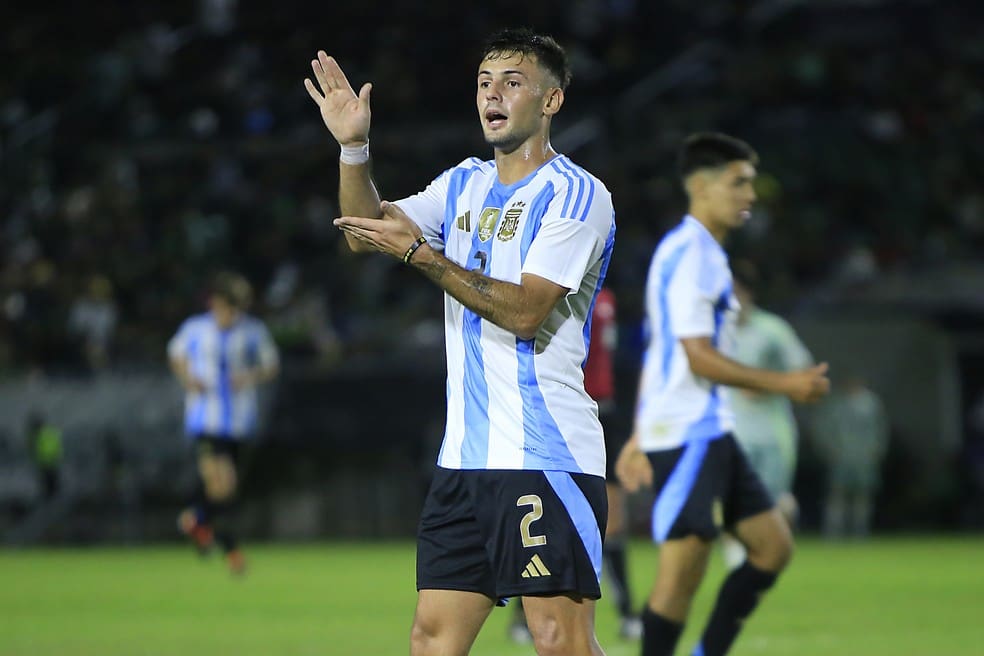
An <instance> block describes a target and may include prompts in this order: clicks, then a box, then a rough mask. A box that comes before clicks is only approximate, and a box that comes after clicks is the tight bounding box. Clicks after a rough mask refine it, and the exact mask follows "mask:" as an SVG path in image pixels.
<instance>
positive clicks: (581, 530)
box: [543, 471, 601, 584]
mask: <svg viewBox="0 0 984 656" xmlns="http://www.w3.org/2000/svg"><path fill="white" fill-rule="evenodd" d="M543 473H544V474H545V475H546V477H547V481H548V482H549V483H550V487H552V488H553V491H554V492H555V493H556V494H557V496H558V497H559V498H560V502H561V503H563V504H564V508H566V509H567V514H568V515H570V518H571V520H572V521H573V522H574V527H575V528H576V529H577V534H578V535H579V536H580V537H581V544H583V545H584V550H585V551H586V552H587V554H588V558H589V559H590V560H591V565H592V566H593V567H594V571H595V578H596V579H597V580H598V583H599V584H600V583H601V527H600V526H598V519H597V517H596V516H595V514H594V510H593V509H592V508H591V504H590V503H589V502H588V499H587V497H585V496H584V492H582V491H581V488H579V487H578V486H577V483H575V482H574V477H573V476H571V475H570V474H569V473H567V472H563V471H545V472H543Z"/></svg>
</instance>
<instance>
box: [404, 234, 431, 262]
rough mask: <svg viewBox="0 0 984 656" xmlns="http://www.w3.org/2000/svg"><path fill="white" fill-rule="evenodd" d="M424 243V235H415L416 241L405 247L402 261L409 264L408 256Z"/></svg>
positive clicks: (425, 239)
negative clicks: (405, 250)
mask: <svg viewBox="0 0 984 656" xmlns="http://www.w3.org/2000/svg"><path fill="white" fill-rule="evenodd" d="M426 243H427V238H426V237H424V236H423V235H421V236H419V237H417V239H416V241H414V242H413V243H412V244H410V248H408V249H407V252H406V253H404V254H403V263H404V264H410V258H411V257H413V254H414V253H416V252H417V249H418V248H420V247H421V246H423V245H424V244H426Z"/></svg>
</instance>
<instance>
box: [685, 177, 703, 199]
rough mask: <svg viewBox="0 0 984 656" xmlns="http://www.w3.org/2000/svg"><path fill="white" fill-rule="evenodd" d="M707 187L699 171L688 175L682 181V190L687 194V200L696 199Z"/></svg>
mask: <svg viewBox="0 0 984 656" xmlns="http://www.w3.org/2000/svg"><path fill="white" fill-rule="evenodd" d="M705 186H707V179H706V178H705V177H704V176H703V175H701V172H700V171H695V172H694V173H691V174H690V175H688V176H687V177H686V178H685V179H684V181H683V189H684V191H686V192H687V197H688V198H691V199H693V198H697V197H699V196H700V195H701V193H702V192H703V191H704V187H705Z"/></svg>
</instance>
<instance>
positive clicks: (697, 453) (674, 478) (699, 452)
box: [652, 440, 708, 542]
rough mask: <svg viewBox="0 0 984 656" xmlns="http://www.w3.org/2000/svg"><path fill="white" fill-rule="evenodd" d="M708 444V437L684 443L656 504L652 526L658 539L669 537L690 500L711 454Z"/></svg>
mask: <svg viewBox="0 0 984 656" xmlns="http://www.w3.org/2000/svg"><path fill="white" fill-rule="evenodd" d="M707 445H708V442H707V441H706V440H696V441H693V442H688V443H686V444H685V445H684V447H683V454H682V455H681V456H680V459H679V460H678V461H677V464H676V466H675V467H674V468H673V471H672V473H670V477H669V478H668V479H667V481H666V484H665V485H664V486H663V489H662V490H661V491H660V493H659V496H658V497H657V498H656V502H655V503H654V504H653V518H652V530H653V540H654V541H655V542H663V541H664V540H666V536H667V535H668V534H669V532H670V529H671V528H672V527H673V522H675V521H676V518H677V517H679V516H680V511H681V510H683V506H684V504H686V503H687V498H688V497H689V496H690V491H691V490H692V489H693V487H694V483H695V482H696V481H697V475H698V474H699V473H700V467H701V464H703V462H704V456H705V455H706V454H707Z"/></svg>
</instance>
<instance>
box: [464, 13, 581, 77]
mask: <svg viewBox="0 0 984 656" xmlns="http://www.w3.org/2000/svg"><path fill="white" fill-rule="evenodd" d="M515 54H519V55H523V56H530V55H531V56H533V57H536V61H537V63H538V64H539V65H540V66H542V67H543V68H545V69H547V71H548V72H549V73H550V74H551V75H553V76H554V77H555V78H556V79H557V81H558V82H559V83H560V88H561V89H567V85H568V84H570V83H571V66H570V63H569V62H568V60H567V53H566V52H565V51H564V49H563V48H562V47H561V46H560V44H559V43H557V42H556V41H555V40H554V38H553V37H551V36H547V35H545V34H537V33H536V32H534V31H533V30H531V29H529V28H528V27H519V28H508V29H505V30H501V31H499V32H496V33H495V34H493V35H492V36H490V37H489V38H488V40H487V41H486V42H485V46H484V47H483V48H482V61H485V60H486V59H489V58H490V57H491V58H492V59H498V58H499V57H508V56H510V55H515Z"/></svg>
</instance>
